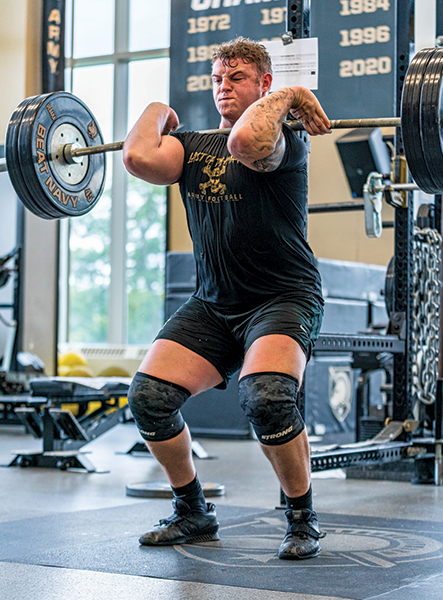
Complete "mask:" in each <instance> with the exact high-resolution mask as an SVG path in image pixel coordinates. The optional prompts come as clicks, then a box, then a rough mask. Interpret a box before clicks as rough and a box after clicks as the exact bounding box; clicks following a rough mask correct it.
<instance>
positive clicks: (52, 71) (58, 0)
mask: <svg viewBox="0 0 443 600" xmlns="http://www.w3.org/2000/svg"><path fill="white" fill-rule="evenodd" d="M64 89H65V0H43V28H42V92H43V93H46V92H58V91H61V90H64Z"/></svg>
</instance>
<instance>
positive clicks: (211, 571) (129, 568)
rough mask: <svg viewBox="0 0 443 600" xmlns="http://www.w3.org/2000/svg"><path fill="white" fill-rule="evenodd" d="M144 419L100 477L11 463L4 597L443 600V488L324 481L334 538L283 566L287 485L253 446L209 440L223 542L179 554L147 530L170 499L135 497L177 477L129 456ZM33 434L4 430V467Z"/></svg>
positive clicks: (318, 495)
mask: <svg viewBox="0 0 443 600" xmlns="http://www.w3.org/2000/svg"><path fill="white" fill-rule="evenodd" d="M135 441H138V438H137V433H136V431H135V428H134V426H133V425H131V424H125V425H118V426H117V427H115V428H114V429H113V430H111V431H109V432H108V433H107V434H105V435H104V436H102V437H101V438H99V439H98V440H96V441H95V442H93V443H92V444H90V445H89V446H88V447H87V448H86V449H87V450H89V452H90V454H89V455H88V457H89V460H90V461H91V462H92V463H93V464H94V465H95V467H96V469H97V471H96V472H95V473H89V474H87V473H80V472H63V471H59V470H56V469H35V468H29V469H22V468H16V467H14V468H10V467H6V466H4V467H2V468H0V482H1V485H0V506H1V511H0V589H1V597H2V599H4V600H16V599H17V600H18V599H20V600H23V598H30V599H32V600H40V599H42V600H43V598H44V599H45V600H52V599H53V598H54V599H55V598H57V599H58V600H74V599H77V598H81V599H82V600H87V599H89V598H91V600H92V599H93V598H94V600H101V599H102V598H103V599H105V598H106V599H107V600H109V599H110V600H112V599H114V598H115V599H117V598H118V599H119V600H120V599H121V600H126V598H128V599H129V598H131V599H132V600H138V599H139V598H140V599H141V598H143V599H146V598H155V599H156V600H157V599H159V600H163V599H169V598H170V599H171V600H172V599H174V600H177V599H178V600H180V599H183V600H185V599H186V600H203V599H204V600H207V599H212V598H220V599H222V600H224V599H225V598H226V599H227V598H232V597H235V598H236V599H240V600H243V599H244V600H246V599H248V600H249V599H256V600H264V599H271V598H272V599H276V600H280V599H283V598H284V599H287V600H325V599H328V600H336V599H337V600H338V599H340V600H354V599H355V600H370V599H376V598H377V599H381V600H422V599H424V598H426V600H434V599H435V600H436V599H437V598H438V600H441V598H442V597H443V490H442V488H437V487H435V486H433V485H421V486H417V485H412V484H411V483H409V482H408V481H403V482H396V481H369V480H357V479H346V478H345V476H344V474H343V473H342V472H341V471H339V472H328V473H326V474H323V476H322V477H319V476H316V477H315V478H314V483H313V487H314V494H315V497H314V503H315V508H316V510H317V511H318V513H319V517H320V524H321V527H322V529H323V530H324V531H325V532H326V533H327V536H326V538H325V539H324V540H323V544H322V553H321V555H320V556H319V557H318V558H316V559H312V560H308V561H301V562H297V563H292V562H285V561H280V560H278V559H277V558H276V550H277V548H278V546H279V544H280V541H281V539H282V538H283V535H284V530H285V523H284V512H283V511H282V510H279V509H277V508H276V506H277V505H278V503H279V487H278V483H277V481H276V479H275V476H274V475H273V473H272V470H271V469H270V467H269V465H268V464H267V462H266V459H265V458H264V457H263V456H262V454H261V452H260V449H259V448H258V446H257V444H256V442H254V441H253V440H214V439H200V440H199V441H200V443H201V444H202V446H203V447H204V449H205V450H206V451H207V452H208V453H209V455H210V456H211V457H212V458H211V459H209V460H199V459H196V464H197V468H198V471H199V475H200V479H201V480H202V481H203V482H213V483H220V484H223V485H224V486H225V488H226V494H225V496H223V497H219V498H214V499H213V500H214V502H215V503H216V505H217V513H218V517H219V521H220V526H221V529H220V534H221V541H220V542H212V543H207V544H199V545H183V546H175V547H165V548H146V547H140V546H139V545H138V542H137V539H138V535H139V534H140V533H142V532H143V531H145V530H146V529H148V528H149V527H150V526H151V525H153V524H155V523H156V522H157V521H158V519H159V518H161V517H165V516H168V515H169V514H170V513H171V506H170V500H167V499H146V498H134V497H129V496H127V495H126V493H125V489H126V485H128V484H131V483H135V482H143V481H164V476H163V474H162V472H161V470H160V468H159V467H158V466H157V465H156V463H155V461H154V460H153V459H152V458H151V457H150V456H149V455H144V456H134V455H128V454H126V451H127V450H128V449H129V448H130V447H131V446H132V444H133V443H134V442H135ZM39 447H40V442H39V441H38V440H34V439H33V438H31V437H30V436H26V435H24V434H23V431H22V429H21V428H19V427H12V426H2V427H0V464H2V465H7V464H9V462H10V461H11V460H12V457H13V455H11V451H13V450H18V449H20V450H23V449H28V450H31V449H35V450H37V449H39Z"/></svg>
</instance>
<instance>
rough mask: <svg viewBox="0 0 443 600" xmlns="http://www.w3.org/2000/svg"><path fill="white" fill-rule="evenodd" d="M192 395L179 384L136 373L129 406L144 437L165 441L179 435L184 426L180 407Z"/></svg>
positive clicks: (151, 440) (129, 395) (130, 389)
mask: <svg viewBox="0 0 443 600" xmlns="http://www.w3.org/2000/svg"><path fill="white" fill-rule="evenodd" d="M190 395H191V394H190V392H189V391H188V390H187V389H185V388H184V387H182V386H180V385H177V384H175V383H171V382H169V381H164V380H163V379H159V378H158V377H153V376H151V375H147V374H146V373H141V372H137V373H136V374H135V376H134V379H133V380H132V383H131V386H130V388H129V391H128V405H129V408H130V409H131V412H132V415H133V417H134V421H135V423H136V425H137V427H138V430H139V431H140V435H141V436H142V438H143V439H144V440H146V441H147V442H162V441H165V440H170V439H172V438H174V437H176V436H177V435H179V434H180V433H181V432H182V431H183V429H184V427H185V422H184V421H183V417H182V415H181V413H180V408H181V407H182V406H183V404H184V403H185V402H186V400H187V399H188V398H189V396H190Z"/></svg>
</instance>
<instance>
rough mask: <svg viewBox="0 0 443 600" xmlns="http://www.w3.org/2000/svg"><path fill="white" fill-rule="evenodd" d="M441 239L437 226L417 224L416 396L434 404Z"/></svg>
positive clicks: (414, 368)
mask: <svg viewBox="0 0 443 600" xmlns="http://www.w3.org/2000/svg"><path fill="white" fill-rule="evenodd" d="M441 241H442V236H441V235H440V234H439V233H438V232H437V231H436V230H435V229H429V228H426V229H418V228H414V240H413V268H414V274H413V308H412V333H413V336H412V344H411V353H412V396H413V398H414V399H415V400H420V402H423V403H424V404H433V403H434V402H435V397H436V391H437V362H438V350H439V312H440V262H441Z"/></svg>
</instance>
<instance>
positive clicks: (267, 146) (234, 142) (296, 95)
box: [228, 86, 330, 172]
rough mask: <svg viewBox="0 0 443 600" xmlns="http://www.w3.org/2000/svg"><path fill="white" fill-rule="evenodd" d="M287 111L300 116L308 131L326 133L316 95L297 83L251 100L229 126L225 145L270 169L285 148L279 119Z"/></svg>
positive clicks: (244, 158)
mask: <svg viewBox="0 0 443 600" xmlns="http://www.w3.org/2000/svg"><path fill="white" fill-rule="evenodd" d="M288 112H291V113H292V114H293V115H294V116H295V117H296V118H298V119H300V121H301V122H302V124H303V126H304V128H305V129H306V130H307V131H308V133H310V134H311V135H317V134H320V133H327V132H329V131H330V129H329V121H328V118H327V117H326V115H325V113H324V112H323V110H322V108H321V106H320V104H319V102H318V100H317V98H316V97H315V96H314V94H312V92H310V91H309V90H307V89H306V88H302V87H299V86H295V87H286V88H282V89H280V90H278V91H277V92H273V93H272V94H270V95H268V96H265V97H264V98H261V99H259V100H257V101H256V102H254V103H253V104H252V105H251V106H249V108H247V109H246V110H245V112H244V113H243V115H242V116H241V117H240V118H239V120H238V121H237V122H236V123H235V125H234V127H233V128H232V131H231V134H230V136H229V140H228V148H229V151H230V152H231V154H232V155H233V156H235V157H236V158H237V159H238V160H239V161H240V162H242V163H243V164H244V165H246V166H248V167H249V168H251V169H254V170H255V171H263V172H266V171H273V170H275V169H277V167H278V166H279V165H280V163H281V161H282V158H283V155H284V152H285V138H284V135H283V132H282V123H283V121H284V120H285V117H286V115H287V114H288Z"/></svg>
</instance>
